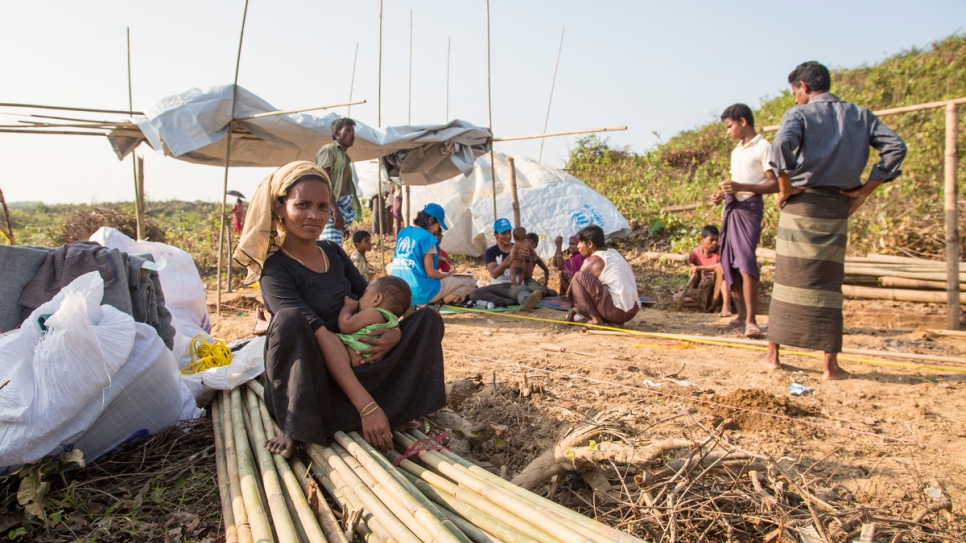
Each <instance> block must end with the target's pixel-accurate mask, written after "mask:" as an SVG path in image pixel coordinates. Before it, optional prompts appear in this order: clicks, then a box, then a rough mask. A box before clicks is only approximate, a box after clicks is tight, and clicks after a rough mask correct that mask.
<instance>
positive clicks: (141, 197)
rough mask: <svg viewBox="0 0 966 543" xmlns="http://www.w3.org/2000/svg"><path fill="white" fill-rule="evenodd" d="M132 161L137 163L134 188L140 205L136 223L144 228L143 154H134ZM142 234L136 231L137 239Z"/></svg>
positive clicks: (145, 225)
mask: <svg viewBox="0 0 966 543" xmlns="http://www.w3.org/2000/svg"><path fill="white" fill-rule="evenodd" d="M134 162H135V164H137V178H136V179H135V180H136V181H137V184H136V187H135V189H136V190H137V198H138V200H140V201H141V206H140V208H139V209H138V210H137V213H138V224H140V225H142V228H146V227H147V224H148V223H147V220H146V219H145V215H146V214H147V202H145V200H144V156H141V155H137V154H135V155H134ZM142 236H143V230H142V231H139V232H138V239H140V238H142ZM151 241H163V240H159V239H155V240H151Z"/></svg>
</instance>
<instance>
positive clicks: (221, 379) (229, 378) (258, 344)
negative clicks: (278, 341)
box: [184, 336, 265, 401]
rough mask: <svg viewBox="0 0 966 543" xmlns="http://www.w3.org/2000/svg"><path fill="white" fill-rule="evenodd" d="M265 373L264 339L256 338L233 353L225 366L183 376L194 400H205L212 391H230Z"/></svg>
mask: <svg viewBox="0 0 966 543" xmlns="http://www.w3.org/2000/svg"><path fill="white" fill-rule="evenodd" d="M263 371H265V337H264V336H262V337H257V338H255V339H253V340H251V341H250V342H248V344H247V345H245V346H244V347H242V348H241V349H239V350H237V351H235V352H234V353H233V355H232V358H231V363H230V364H228V365H227V366H220V367H217V368H211V369H207V370H205V371H201V372H198V373H193V374H191V375H185V376H184V381H185V383H186V384H187V386H188V389H189V390H191V392H192V393H193V394H194V396H195V398H198V399H201V400H202V401H203V400H204V399H207V397H208V395H210V394H211V391H212V390H231V389H233V388H235V387H237V386H238V385H240V384H242V383H244V382H246V381H250V380H252V379H254V378H255V377H258V376H259V375H261V374H262V372H263Z"/></svg>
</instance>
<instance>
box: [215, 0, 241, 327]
mask: <svg viewBox="0 0 966 543" xmlns="http://www.w3.org/2000/svg"><path fill="white" fill-rule="evenodd" d="M247 20H248V0H245V10H244V11H243V12H242V24H241V32H240V33H239V35H238V55H237V56H236V57H235V82H234V84H233V85H232V87H231V118H232V120H231V121H229V123H228V135H227V136H226V137H225V139H226V143H225V181H224V183H223V184H222V188H221V219H220V223H221V227H220V229H219V230H218V270H217V273H216V275H215V314H216V315H218V316H219V317H220V316H221V265H222V262H221V259H222V253H223V252H224V250H225V212H226V207H227V202H226V200H227V199H228V170H229V167H230V165H231V133H232V126H233V125H234V124H235V102H236V101H237V99H238V69H239V68H240V67H241V53H242V44H243V43H244V42H245V21H247ZM228 273H229V274H231V263H230V262H229V264H228Z"/></svg>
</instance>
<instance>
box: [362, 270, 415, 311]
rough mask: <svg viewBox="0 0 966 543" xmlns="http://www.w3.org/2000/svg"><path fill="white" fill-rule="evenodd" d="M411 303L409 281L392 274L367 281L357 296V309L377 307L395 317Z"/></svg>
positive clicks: (411, 296) (407, 308)
mask: <svg viewBox="0 0 966 543" xmlns="http://www.w3.org/2000/svg"><path fill="white" fill-rule="evenodd" d="M412 305H413V291H412V290H411V289H410V288H409V283H407V282H406V281H403V280H402V279H400V278H399V277H395V276H393V275H384V276H382V277H380V278H378V279H376V280H375V281H373V282H371V283H369V286H368V287H367V288H366V291H365V293H363V294H362V298H359V309H369V308H370V307H378V308H379V309H385V310H386V311H389V312H390V313H392V314H393V315H395V316H397V317H402V316H403V315H404V314H405V313H406V311H409V307H410V306H412Z"/></svg>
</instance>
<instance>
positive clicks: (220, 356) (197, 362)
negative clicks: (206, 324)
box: [181, 334, 232, 375]
mask: <svg viewBox="0 0 966 543" xmlns="http://www.w3.org/2000/svg"><path fill="white" fill-rule="evenodd" d="M188 350H189V351H190V352H191V364H188V365H187V366H185V368H184V369H183V370H181V373H183V374H184V375H191V374H192V373H198V372H200V371H205V370H210V369H211V368H218V367H221V366H227V365H228V364H231V357H232V353H231V349H229V348H228V345H225V342H224V341H222V340H220V339H216V340H215V341H214V343H208V341H207V340H206V339H205V335H204V334H198V335H196V336H195V337H193V338H191V346H190V348H189V349H188Z"/></svg>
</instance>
